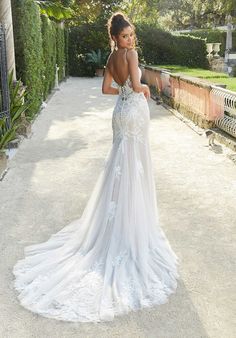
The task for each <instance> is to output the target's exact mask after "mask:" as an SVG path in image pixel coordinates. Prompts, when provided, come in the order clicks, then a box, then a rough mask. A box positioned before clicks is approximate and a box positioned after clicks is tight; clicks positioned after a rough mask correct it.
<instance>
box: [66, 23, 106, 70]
mask: <svg viewBox="0 0 236 338" xmlns="http://www.w3.org/2000/svg"><path fill="white" fill-rule="evenodd" d="M97 49H100V50H101V51H102V53H103V54H104V53H109V51H110V46H109V42H108V35H107V32H106V27H105V24H104V23H102V22H95V23H92V24H84V25H81V26H79V27H70V31H69V74H70V75H72V76H93V75H94V66H93V65H92V64H90V63H88V62H87V61H86V53H89V52H90V51H91V50H97Z"/></svg>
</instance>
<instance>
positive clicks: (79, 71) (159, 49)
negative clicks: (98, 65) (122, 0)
mask: <svg viewBox="0 0 236 338" xmlns="http://www.w3.org/2000/svg"><path fill="white" fill-rule="evenodd" d="M136 33H137V38H138V47H139V48H138V52H139V58H140V61H142V62H144V63H147V64H158V65H163V64H178V65H183V66H189V67H201V68H206V69H207V68H209V64H208V61H207V58H206V55H207V52H206V43H205V41H204V40H203V39H201V38H198V37H189V36H175V35H172V34H170V33H168V32H165V31H163V30H161V29H158V28H156V27H152V26H149V25H144V24H143V25H142V24H137V25H136ZM99 48H100V49H101V50H102V51H103V52H108V51H110V46H109V43H108V35H107V29H106V26H105V23H93V24H86V25H81V26H79V27H71V28H70V32H69V74H70V75H72V76H93V75H94V69H93V68H92V67H91V66H90V65H88V64H87V63H86V62H85V54H86V53H88V52H91V50H98V49H99Z"/></svg>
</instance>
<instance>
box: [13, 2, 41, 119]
mask: <svg viewBox="0 0 236 338" xmlns="http://www.w3.org/2000/svg"><path fill="white" fill-rule="evenodd" d="M12 12H13V28H14V40H15V55H16V72H17V78H18V79H21V80H22V82H23V83H24V85H26V86H27V95H26V98H27V99H28V100H29V101H30V103H31V106H30V109H29V110H28V111H27V114H28V115H30V116H31V117H32V116H33V115H34V114H35V113H37V112H38V110H39V107H40V105H41V102H42V98H43V91H44V88H43V73H44V61H43V47H42V43H43V42H42V35H41V19H40V14H39V9H38V6H37V5H36V4H35V3H34V2H33V1H32V0H12Z"/></svg>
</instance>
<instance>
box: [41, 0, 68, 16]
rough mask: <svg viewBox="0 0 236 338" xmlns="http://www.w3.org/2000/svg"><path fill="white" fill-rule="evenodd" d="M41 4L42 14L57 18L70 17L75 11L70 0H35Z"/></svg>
mask: <svg viewBox="0 0 236 338" xmlns="http://www.w3.org/2000/svg"><path fill="white" fill-rule="evenodd" d="M35 2H36V3H37V4H38V5H39V7H40V11H41V14H46V15H48V16H49V17H51V18H54V19H56V20H65V19H70V18H71V17H72V16H73V11H72V9H71V8H70V7H69V6H70V5H71V4H72V1H70V0H61V1H60V0H51V1H46V0H35Z"/></svg>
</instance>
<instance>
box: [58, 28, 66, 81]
mask: <svg viewBox="0 0 236 338" xmlns="http://www.w3.org/2000/svg"><path fill="white" fill-rule="evenodd" d="M56 48H57V52H56V63H57V66H58V67H59V70H58V81H61V80H62V79H63V77H64V72H65V36H64V29H63V28H62V27H61V25H60V24H58V25H57V26H56Z"/></svg>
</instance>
